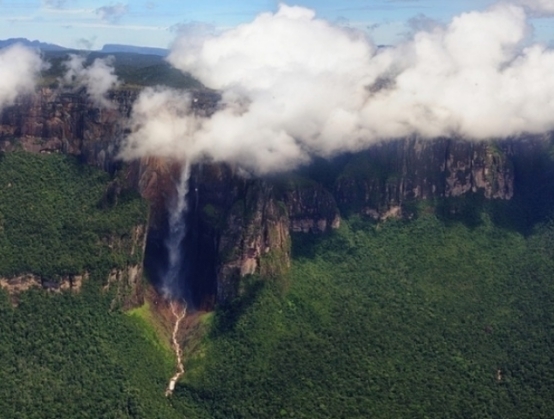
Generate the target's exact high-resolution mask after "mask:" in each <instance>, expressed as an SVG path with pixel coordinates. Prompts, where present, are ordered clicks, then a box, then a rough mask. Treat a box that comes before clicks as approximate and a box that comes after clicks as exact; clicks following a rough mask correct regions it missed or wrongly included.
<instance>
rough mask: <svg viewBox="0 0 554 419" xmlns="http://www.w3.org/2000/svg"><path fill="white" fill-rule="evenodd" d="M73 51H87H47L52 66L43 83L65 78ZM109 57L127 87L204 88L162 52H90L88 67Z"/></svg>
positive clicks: (87, 61)
mask: <svg viewBox="0 0 554 419" xmlns="http://www.w3.org/2000/svg"><path fill="white" fill-rule="evenodd" d="M70 53H73V54H83V52H82V51H70V52H66V51H61V52H58V51H49V52H45V53H44V58H45V59H46V61H47V62H48V63H49V65H50V66H49V68H48V69H46V70H44V71H43V73H42V80H41V84H42V85H45V86H57V84H58V83H59V79H60V77H63V75H64V74H65V72H66V71H67V69H66V68H65V66H64V62H65V61H66V60H67V59H68V57H69V54H70ZM108 57H111V58H109V59H111V60H112V61H111V62H112V65H113V67H114V72H115V74H116V75H117V77H118V78H119V80H120V81H121V82H122V83H123V87H124V88H130V87H131V88H132V87H145V86H156V85H162V86H169V87H174V88H181V89H191V88H201V87H202V84H201V83H200V82H199V81H198V80H196V79H194V78H193V77H192V76H191V75H189V74H184V73H182V72H181V71H179V70H177V69H175V68H173V67H172V66H171V65H170V64H169V63H168V62H167V61H165V59H164V58H163V57H160V56H158V55H148V54H135V53H123V52H120V53H113V54H106V53H100V52H91V53H88V54H87V55H86V61H85V66H88V65H90V64H91V63H92V62H93V61H94V60H95V59H97V58H108Z"/></svg>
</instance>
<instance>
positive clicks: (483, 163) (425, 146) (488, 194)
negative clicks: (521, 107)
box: [335, 139, 514, 219]
mask: <svg viewBox="0 0 554 419" xmlns="http://www.w3.org/2000/svg"><path fill="white" fill-rule="evenodd" d="M467 193H476V194H482V195H484V196H485V198H487V199H503V200H509V199H511V198H512V197H513V194H514V170H513V163H512V161H511V158H510V145H509V143H507V142H506V143H484V142H481V143H475V142H467V141H455V140H450V139H440V140H434V141H430V140H421V139H406V140H401V141H394V142H388V143H382V144H378V145H376V146H374V147H372V148H370V149H369V150H367V151H365V152H361V153H359V154H357V155H355V156H353V157H352V158H351V159H350V160H349V161H348V163H347V164H346V165H345V167H344V170H343V172H342V173H341V174H340V177H339V179H338V180H337V182H336V186H335V194H336V197H337V201H338V203H339V205H340V207H341V209H343V210H346V211H353V212H356V213H362V214H365V215H368V216H371V217H372V218H375V219H386V218H388V217H390V216H391V215H400V214H401V209H402V206H403V205H404V204H405V203H407V202H410V201H414V200H419V199H430V200H432V199H436V198H445V197H459V196H462V195H464V194H467Z"/></svg>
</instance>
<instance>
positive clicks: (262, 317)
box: [175, 213, 554, 419]
mask: <svg viewBox="0 0 554 419" xmlns="http://www.w3.org/2000/svg"><path fill="white" fill-rule="evenodd" d="M472 215H473V214H472ZM480 217H481V219H480V222H479V223H474V224H473V225H468V224H467V223H463V222H459V221H455V220H451V221H449V222H448V223H444V222H443V221H441V220H439V219H437V218H436V217H435V216H433V215H431V214H427V215H422V216H420V217H419V218H418V219H417V220H413V221H398V222H397V221H390V222H387V223H385V224H379V225H370V224H368V223H365V222H364V221H363V220H360V219H357V220H356V219H351V220H350V221H349V222H347V223H344V225H343V227H342V228H341V229H340V230H339V231H338V232H337V233H335V234H332V235H329V236H324V237H313V236H295V237H294V240H293V253H294V261H293V266H292V273H291V279H290V288H289V289H288V290H287V291H286V292H285V294H284V295H283V290H282V289H279V288H277V287H274V286H273V285H272V284H271V283H270V282H263V281H255V282H254V283H253V286H251V287H250V288H249V292H248V293H247V294H246V295H245V296H244V297H242V299H239V300H237V301H235V302H234V303H232V304H230V305H226V306H224V307H220V308H219V309H218V312H217V313H216V317H215V319H214V324H213V328H212V333H211V334H210V335H209V337H208V338H207V339H206V341H205V350H204V351H203V354H202V359H197V358H193V359H191V360H190V361H189V365H188V366H187V371H189V372H188V374H187V376H186V377H185V382H184V383H183V384H181V385H180V386H178V389H177V393H176V401H175V403H176V405H177V406H178V407H179V403H189V404H190V403H197V404H198V406H202V407H203V408H204V409H206V410H207V411H208V412H209V414H208V416H209V417H213V418H275V417H295V418H339V417H340V418H391V417H393V418H517V419H522V418H550V417H554V402H553V401H552V397H551V394H552V391H553V390H554V352H553V351H554V349H553V348H554V341H553V336H554V335H553V334H552V327H553V325H554V316H553V311H552V307H553V305H554V281H552V277H553V274H554V250H552V249H554V246H553V244H554V226H552V225H550V224H546V225H542V226H540V227H537V228H536V229H535V231H534V232H533V234H532V235H530V236H529V237H527V238H526V237H525V236H523V235H522V234H520V233H518V232H517V231H516V230H509V229H504V228H501V227H498V226H496V225H495V224H494V223H493V222H491V220H490V219H489V217H488V216H487V215H486V214H485V213H482V214H481V216H480ZM196 369H198V370H197V371H196Z"/></svg>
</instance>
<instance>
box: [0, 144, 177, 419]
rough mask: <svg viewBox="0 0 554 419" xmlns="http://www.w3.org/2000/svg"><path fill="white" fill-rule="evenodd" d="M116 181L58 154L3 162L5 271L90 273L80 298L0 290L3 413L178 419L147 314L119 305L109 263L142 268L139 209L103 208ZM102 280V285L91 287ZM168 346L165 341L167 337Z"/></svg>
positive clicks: (126, 202)
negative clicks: (135, 234)
mask: <svg viewBox="0 0 554 419" xmlns="http://www.w3.org/2000/svg"><path fill="white" fill-rule="evenodd" d="M109 181H110V179H109V177H108V176H107V175H106V174H105V173H103V172H101V171H99V170H96V169H93V168H90V167H87V166H82V165H79V164H78V163H77V162H76V161H75V160H74V159H72V158H68V157H64V156H60V155H34V154H29V153H11V154H5V155H0V276H2V277H4V276H8V277H9V276H11V275H16V274H21V273H34V274H36V275H39V276H41V277H43V278H45V279H48V280H55V279H56V278H58V277H59V276H60V275H63V274H73V273H83V272H84V271H87V272H89V274H90V277H91V278H92V279H91V280H89V281H85V282H84V283H83V286H82V289H81V291H80V292H78V293H72V292H62V293H59V294H56V293H49V292H46V291H43V290H36V289H35V290H30V291H28V292H25V293H22V294H20V295H18V296H16V297H13V296H12V297H11V298H12V299H13V298H15V299H16V300H17V302H18V305H17V307H12V304H11V299H10V298H8V295H7V293H6V292H5V291H4V290H0V418H2V419H4V418H6V419H12V418H29V419H32V418H60V417H64V418H94V419H97V418H144V419H150V418H160V419H170V418H177V417H182V416H181V415H178V414H177V413H176V411H175V410H174V408H173V407H172V406H171V402H170V401H169V400H168V399H166V397H165V396H164V391H165V388H166V386H167V382H168V379H169V377H170V376H171V375H172V374H173V370H174V359H173V356H172V353H171V352H170V349H169V348H168V345H167V344H162V343H161V342H162V340H161V339H160V337H159V336H157V335H156V331H155V330H153V326H152V323H151V322H150V321H149V320H150V319H148V318H147V316H146V311H145V309H137V310H136V311H134V312H131V313H130V314H124V313H122V312H121V311H119V310H114V301H115V300H116V295H115V294H116V293H117V292H119V290H117V291H116V290H115V289H116V288H118V287H113V290H112V291H104V290H102V289H103V287H102V284H103V282H104V281H105V280H106V279H107V276H108V272H109V270H110V269H112V268H116V267H120V268H122V267H125V266H126V265H127V264H128V263H138V262H140V259H141V255H140V246H135V248H136V249H135V253H134V254H131V247H132V246H131V245H130V243H131V239H130V235H131V230H132V227H133V226H136V225H137V224H143V223H145V221H146V207H145V204H144V202H143V201H142V200H141V199H140V198H139V197H138V196H137V195H135V194H133V193H122V194H121V195H120V196H119V197H118V199H117V204H115V203H112V205H109V206H107V205H105V199H104V198H105V191H106V188H107V187H108V185H109ZM93 279H96V280H93ZM164 343H165V342H164Z"/></svg>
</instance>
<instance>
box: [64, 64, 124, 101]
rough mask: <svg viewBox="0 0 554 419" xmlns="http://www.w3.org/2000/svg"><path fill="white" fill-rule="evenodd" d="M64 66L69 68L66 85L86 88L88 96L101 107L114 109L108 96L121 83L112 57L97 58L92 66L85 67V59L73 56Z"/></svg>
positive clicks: (65, 78) (65, 79)
mask: <svg viewBox="0 0 554 419" xmlns="http://www.w3.org/2000/svg"><path fill="white" fill-rule="evenodd" d="M64 65H65V67H66V68H67V72H66V73H65V75H64V77H63V80H62V81H63V82H64V83H65V84H68V85H72V84H77V85H78V86H83V87H86V89H87V94H88V95H89V97H90V98H91V100H92V101H93V102H94V103H95V104H96V105H97V106H99V107H103V108H112V107H113V106H114V104H113V103H112V102H110V100H109V99H108V97H107V94H108V92H109V91H110V89H113V88H115V87H117V86H118V85H119V81H118V79H117V76H116V75H115V72H114V68H113V66H112V60H111V59H110V57H108V58H97V59H95V60H94V62H93V63H92V64H91V65H89V66H88V67H85V57H83V56H80V55H74V54H71V55H70V57H69V59H68V60H67V61H65V62H64Z"/></svg>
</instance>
